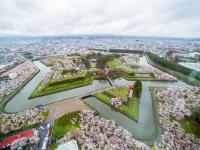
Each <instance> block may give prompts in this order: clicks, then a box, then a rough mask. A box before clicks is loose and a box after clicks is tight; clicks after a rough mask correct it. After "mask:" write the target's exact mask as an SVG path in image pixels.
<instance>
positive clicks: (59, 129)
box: [52, 111, 80, 139]
mask: <svg viewBox="0 0 200 150" xmlns="http://www.w3.org/2000/svg"><path fill="white" fill-rule="evenodd" d="M79 113H80V111H75V112H70V113H68V114H66V115H64V116H62V117H60V118H59V119H57V120H56V121H55V123H54V126H53V131H52V136H53V138H54V139H59V138H62V137H63V136H64V135H65V134H66V133H67V132H70V131H71V130H73V129H75V128H79ZM72 118H77V121H76V122H75V123H74V124H72V122H71V120H72Z"/></svg>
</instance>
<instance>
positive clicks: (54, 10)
mask: <svg viewBox="0 0 200 150" xmlns="http://www.w3.org/2000/svg"><path fill="white" fill-rule="evenodd" d="M72 34H73V35H74V34H120V35H136V36H137V35H139V36H167V37H200V0H0V35H31V36H32V35H36V36H37V35H72Z"/></svg>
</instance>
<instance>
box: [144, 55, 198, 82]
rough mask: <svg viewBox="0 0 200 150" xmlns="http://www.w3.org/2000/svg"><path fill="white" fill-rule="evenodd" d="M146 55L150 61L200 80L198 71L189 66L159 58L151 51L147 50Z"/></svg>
mask: <svg viewBox="0 0 200 150" xmlns="http://www.w3.org/2000/svg"><path fill="white" fill-rule="evenodd" d="M147 55H148V57H149V58H150V59H151V61H153V62H154V63H156V64H159V65H160V66H162V67H165V68H168V69H171V70H174V71H176V72H180V73H182V74H184V75H186V76H189V77H193V78H195V79H197V80H200V72H199V71H196V70H193V69H190V68H186V67H184V66H182V65H179V64H178V63H176V62H173V61H170V60H167V59H165V58H161V57H159V56H157V55H155V54H153V53H151V52H147Z"/></svg>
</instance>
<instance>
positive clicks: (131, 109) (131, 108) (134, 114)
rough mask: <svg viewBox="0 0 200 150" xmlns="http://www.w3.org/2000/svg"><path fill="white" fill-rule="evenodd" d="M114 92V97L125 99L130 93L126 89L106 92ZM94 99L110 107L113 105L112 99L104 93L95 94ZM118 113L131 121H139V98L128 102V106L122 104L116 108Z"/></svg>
mask: <svg viewBox="0 0 200 150" xmlns="http://www.w3.org/2000/svg"><path fill="white" fill-rule="evenodd" d="M127 89H128V88H127ZM110 91H111V92H112V95H115V96H116V97H120V98H121V97H123V98H125V95H126V94H127V93H128V92H127V90H126V88H120V90H119V89H108V90H106V92H110ZM93 96H94V97H96V98H97V99H99V100H101V101H102V102H104V103H106V104H107V105H109V106H112V105H111V99H110V98H109V97H108V96H106V95H104V94H103V93H102V92H99V93H95V94H93ZM115 109H116V110H117V111H119V112H121V113H123V114H124V115H126V116H128V117H129V118H131V119H134V120H137V119H138V113H139V100H138V99H137V98H133V99H131V100H128V102H127V103H126V104H122V105H121V106H120V107H119V108H115Z"/></svg>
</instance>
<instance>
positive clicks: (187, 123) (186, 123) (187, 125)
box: [180, 117, 200, 138]
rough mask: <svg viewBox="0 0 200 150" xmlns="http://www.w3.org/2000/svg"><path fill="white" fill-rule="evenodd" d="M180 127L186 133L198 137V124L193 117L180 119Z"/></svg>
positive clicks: (199, 134) (199, 131)
mask: <svg viewBox="0 0 200 150" xmlns="http://www.w3.org/2000/svg"><path fill="white" fill-rule="evenodd" d="M180 124H181V127H182V128H183V129H184V130H185V132H186V133H191V134H193V135H195V136H197V137H198V138H200V125H199V124H198V123H197V122H196V121H195V119H194V118H193V117H188V118H185V119H183V120H181V121H180Z"/></svg>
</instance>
